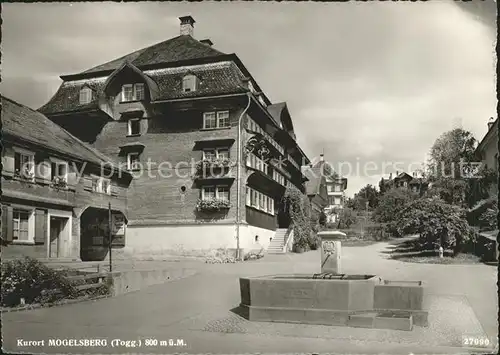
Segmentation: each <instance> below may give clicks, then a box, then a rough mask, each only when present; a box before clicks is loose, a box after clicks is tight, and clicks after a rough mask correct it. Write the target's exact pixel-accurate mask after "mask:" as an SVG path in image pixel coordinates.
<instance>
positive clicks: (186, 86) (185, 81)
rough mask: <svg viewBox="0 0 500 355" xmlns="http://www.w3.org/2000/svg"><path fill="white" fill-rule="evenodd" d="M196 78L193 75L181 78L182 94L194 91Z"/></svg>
mask: <svg viewBox="0 0 500 355" xmlns="http://www.w3.org/2000/svg"><path fill="white" fill-rule="evenodd" d="M196 79H197V78H196V76H194V75H193V74H188V75H186V76H184V78H182V91H183V92H191V91H196V86H197V85H196V84H197V80H196Z"/></svg>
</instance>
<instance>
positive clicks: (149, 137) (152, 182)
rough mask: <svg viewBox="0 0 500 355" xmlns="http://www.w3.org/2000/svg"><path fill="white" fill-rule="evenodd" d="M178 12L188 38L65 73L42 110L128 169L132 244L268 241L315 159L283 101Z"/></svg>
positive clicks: (200, 246)
mask: <svg viewBox="0 0 500 355" xmlns="http://www.w3.org/2000/svg"><path fill="white" fill-rule="evenodd" d="M180 20H181V35H180V36H177V37H175V38H172V39H169V40H167V41H164V42H161V43H158V44H156V45H153V46H151V47H147V48H145V49H141V50H139V51H136V52H134V53H131V54H128V55H126V56H124V57H121V58H118V59H116V60H113V61H111V62H108V63H105V64H102V65H99V66H97V67H94V68H92V69H89V70H86V71H84V72H81V73H78V74H74V75H66V76H61V78H62V79H63V81H64V82H63V83H62V84H61V86H60V88H59V89H58V91H57V92H56V93H55V95H54V96H53V97H52V98H51V99H50V101H49V102H48V103H47V104H45V105H44V106H43V107H41V108H40V109H39V111H40V112H42V113H44V114H45V115H46V116H47V117H49V118H50V119H51V120H52V121H53V122H55V123H57V124H58V125H60V126H61V127H63V128H65V129H66V130H68V131H69V132H71V133H72V134H73V135H75V136H77V137H78V138H79V139H81V140H83V141H85V142H87V143H88V144H91V145H92V146H93V147H94V148H95V149H96V150H99V151H100V152H102V153H103V154H105V155H107V156H109V157H110V158H111V159H113V160H115V161H116V162H117V163H118V164H119V165H120V166H122V167H123V168H125V169H127V170H128V171H129V172H130V173H131V174H132V176H133V180H132V182H131V184H130V187H129V188H128V191H127V217H128V224H127V235H126V245H125V248H124V252H125V253H130V254H132V255H141V254H148V255H149V254H155V253H178V252H181V253H185V252H186V251H190V250H208V249H214V248H229V249H236V248H238V247H239V248H240V249H251V248H255V247H266V246H267V244H268V243H269V241H270V239H271V238H272V237H273V236H274V234H275V230H276V228H277V227H286V226H287V225H288V224H289V223H290V221H289V220H288V218H287V216H286V215H285V214H284V212H283V207H282V206H280V203H279V201H280V199H281V196H282V195H283V193H284V191H285V188H286V187H287V186H292V185H293V186H295V187H297V188H298V189H300V190H301V191H302V192H305V186H304V182H305V181H306V180H307V178H306V177H305V176H304V175H303V174H302V172H301V169H300V167H301V165H302V164H307V163H309V161H308V159H307V157H306V155H305V154H304V152H303V151H302V150H301V148H300V147H299V146H298V144H297V142H296V137H295V132H294V129H293V124H292V120H291V116H290V113H289V111H288V108H287V105H286V104H285V103H277V104H273V103H271V102H270V100H269V99H268V98H267V96H266V95H265V94H264V93H263V92H262V90H261V89H260V87H259V85H258V84H257V82H256V81H255V80H254V78H253V77H252V75H251V74H250V73H249V71H248V70H247V69H246V68H245V66H244V65H243V63H242V62H241V61H240V60H239V58H238V57H237V56H236V55H235V54H225V53H222V52H220V51H218V50H216V49H214V48H213V47H212V43H211V41H209V40H203V41H198V40H196V39H195V38H194V37H193V30H194V20H193V19H192V18H191V17H190V16H186V17H181V18H180ZM256 241H258V243H259V244H260V245H257V246H256V245H255V242H256Z"/></svg>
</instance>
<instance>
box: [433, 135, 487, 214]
mask: <svg viewBox="0 0 500 355" xmlns="http://www.w3.org/2000/svg"><path fill="white" fill-rule="evenodd" d="M476 146H477V140H476V139H475V138H474V136H473V135H472V133H471V132H469V131H466V130H464V129H462V128H455V129H453V130H451V131H448V132H445V133H443V134H441V135H440V136H439V137H438V138H437V139H436V141H435V142H434V144H433V145H432V147H431V150H430V159H429V163H428V165H427V170H428V171H427V175H428V178H429V181H430V182H431V184H432V190H431V191H429V196H438V197H440V198H441V199H443V200H444V201H445V202H447V203H449V204H454V205H458V206H462V207H465V205H466V204H467V202H468V201H467V197H468V196H470V193H471V189H472V188H473V185H474V184H475V182H473V181H472V180H474V179H470V178H469V176H467V175H466V171H467V169H469V168H470V167H471V163H474V162H476V160H477V159H476V157H475V150H476ZM469 204H470V202H469Z"/></svg>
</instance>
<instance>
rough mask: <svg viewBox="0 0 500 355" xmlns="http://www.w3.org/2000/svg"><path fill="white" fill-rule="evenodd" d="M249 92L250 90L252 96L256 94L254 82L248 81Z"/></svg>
mask: <svg viewBox="0 0 500 355" xmlns="http://www.w3.org/2000/svg"><path fill="white" fill-rule="evenodd" d="M248 90H250V92H251V93H252V94H254V93H255V88H254V87H253V84H252V81H251V80H249V81H248Z"/></svg>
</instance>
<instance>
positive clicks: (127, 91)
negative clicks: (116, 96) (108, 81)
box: [122, 83, 145, 102]
mask: <svg viewBox="0 0 500 355" xmlns="http://www.w3.org/2000/svg"><path fill="white" fill-rule="evenodd" d="M144 98H145V92H144V83H136V84H125V85H123V86H122V102H128V101H141V100H144Z"/></svg>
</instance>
